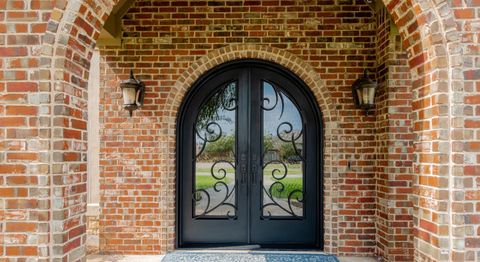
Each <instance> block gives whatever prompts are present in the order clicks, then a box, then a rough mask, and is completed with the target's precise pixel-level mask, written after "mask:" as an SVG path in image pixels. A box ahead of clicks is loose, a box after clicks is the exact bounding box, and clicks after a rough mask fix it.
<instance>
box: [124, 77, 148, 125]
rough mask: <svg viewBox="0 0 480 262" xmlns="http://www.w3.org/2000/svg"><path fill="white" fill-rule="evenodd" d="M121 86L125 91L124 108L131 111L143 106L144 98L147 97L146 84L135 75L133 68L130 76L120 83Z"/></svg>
mask: <svg viewBox="0 0 480 262" xmlns="http://www.w3.org/2000/svg"><path fill="white" fill-rule="evenodd" d="M120 88H121V89H122V93H123V108H125V109H126V110H128V112H130V117H131V116H132V112H133V111H134V110H137V109H138V108H139V107H141V106H143V100H144V98H145V84H144V83H143V82H142V81H140V80H137V79H135V77H134V76H133V70H130V78H128V79H127V80H125V81H122V82H121V83H120Z"/></svg>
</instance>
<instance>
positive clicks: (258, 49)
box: [163, 44, 339, 252]
mask: <svg viewBox="0 0 480 262" xmlns="http://www.w3.org/2000/svg"><path fill="white" fill-rule="evenodd" d="M238 59H258V60H265V61H269V62H273V63H275V64H278V65H280V66H282V67H284V68H286V69H287V70H289V71H291V72H292V73H294V74H295V75H297V76H298V77H299V78H300V79H302V80H303V81H304V82H305V84H306V85H307V86H308V87H309V89H310V91H311V92H312V94H313V95H314V96H315V99H316V102H317V104H318V106H319V107H320V110H321V112H322V117H323V119H322V122H323V127H324V146H323V149H324V193H323V194H322V196H323V197H324V221H323V223H324V230H325V232H324V243H325V245H324V246H325V251H326V252H333V250H334V247H335V246H337V245H336V242H335V239H336V236H335V237H333V234H334V232H336V230H335V227H336V224H335V223H334V221H336V219H335V216H337V214H336V211H335V208H334V207H333V206H332V204H334V201H336V192H337V190H335V189H336V187H335V185H336V184H337V179H338V169H336V168H334V167H336V166H338V165H339V163H338V156H337V153H338V150H337V149H336V146H335V145H336V144H337V142H338V141H336V140H335V139H337V138H338V137H337V136H335V135H334V133H333V132H334V130H335V128H336V126H337V117H338V112H337V110H336V109H335V107H334V103H333V102H332V99H331V97H330V92H329V91H328V90H327V88H326V87H325V85H324V83H323V80H322V79H320V77H319V75H318V74H317V72H316V70H315V69H314V68H313V67H312V66H311V65H310V64H308V63H307V62H305V61H304V60H302V59H300V58H299V57H297V56H295V55H294V54H292V53H289V52H288V51H286V50H283V49H279V48H274V47H269V46H264V45H249V44H245V45H230V46H226V47H223V48H220V49H216V50H214V51H212V52H210V53H208V54H207V55H206V56H204V57H202V58H200V59H198V60H197V61H195V62H194V63H193V64H192V65H191V66H190V67H189V68H188V69H186V70H185V71H184V73H183V74H182V75H181V76H180V77H179V79H178V80H177V81H176V82H175V85H174V88H173V89H172V90H171V92H169V95H168V97H167V99H166V103H165V108H164V109H163V111H164V112H166V113H165V114H166V117H165V118H164V120H163V123H164V124H165V125H164V126H165V130H164V131H163V133H164V134H170V135H169V136H168V142H167V144H170V145H171V144H175V141H176V137H175V135H174V134H175V133H176V130H175V129H176V126H177V122H176V121H177V115H178V113H179V110H180V107H181V104H182V102H183V99H184V97H185V96H186V94H187V93H188V91H189V90H190V88H191V87H192V85H193V84H194V83H195V81H196V80H197V79H199V78H200V77H201V76H202V75H203V74H205V73H207V72H208V71H209V70H211V69H213V68H215V67H216V66H218V65H221V64H223V63H226V62H229V61H234V60H238ZM172 153H173V151H172ZM168 156H169V159H166V163H174V162H175V154H169V155H168ZM172 158H173V159H172Z"/></svg>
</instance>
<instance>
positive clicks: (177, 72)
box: [100, 1, 376, 255]
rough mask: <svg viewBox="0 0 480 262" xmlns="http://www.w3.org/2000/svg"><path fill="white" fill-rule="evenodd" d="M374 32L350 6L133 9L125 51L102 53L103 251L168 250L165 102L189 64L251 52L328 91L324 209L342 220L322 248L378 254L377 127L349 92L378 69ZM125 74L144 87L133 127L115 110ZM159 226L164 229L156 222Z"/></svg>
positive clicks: (367, 18) (170, 185)
mask: <svg viewBox="0 0 480 262" xmlns="http://www.w3.org/2000/svg"><path fill="white" fill-rule="evenodd" d="M375 28H376V26H375V16H374V14H373V12H372V10H371V9H370V7H368V5H366V4H364V3H353V2H351V1H346V2H338V3H336V4H334V3H333V2H329V1H327V2H322V3H317V2H316V1H307V2H302V3H299V2H295V1H249V2H243V1H230V2H229V1H226V2H223V1H217V2H207V1H196V2H187V1H162V2H151V1H137V2H136V3H135V6H134V7H132V8H131V9H130V11H129V12H128V13H127V15H126V16H125V18H124V19H123V29H124V33H123V38H122V47H121V48H115V47H110V48H104V49H102V50H101V55H102V61H103V63H102V68H103V70H102V73H104V81H105V82H104V85H103V86H102V95H101V103H102V106H101V109H102V110H101V118H102V121H101V122H102V123H101V125H102V127H101V129H102V130H103V131H102V142H101V165H102V167H101V168H102V170H101V176H102V189H104V190H105V191H103V193H102V200H101V202H102V203H101V204H102V210H103V214H102V216H101V229H100V237H101V239H102V240H101V249H102V250H104V251H107V250H108V251H111V252H126V253H140V252H142V253H143V252H157V250H159V249H162V250H165V249H170V248H172V246H173V238H174V235H173V232H174V221H173V218H174V214H175V213H174V210H173V205H174V202H173V201H168V204H166V205H164V204H160V205H159V204H158V203H159V202H161V201H160V200H161V198H162V197H166V198H167V197H169V198H173V197H174V194H173V190H174V185H175V184H174V182H175V181H174V167H173V166H171V167H169V168H168V170H162V169H161V164H165V163H162V162H161V161H159V160H157V159H159V157H160V156H159V155H160V154H162V153H163V152H164V150H165V149H162V147H161V144H160V142H161V141H162V140H163V139H164V138H163V133H162V132H160V131H159V127H161V126H162V125H164V123H162V120H163V117H165V114H169V115H170V116H172V117H175V116H176V113H177V112H175V111H174V112H165V103H168V101H165V98H166V97H168V96H169V93H171V92H173V91H174V90H175V88H174V85H175V83H176V81H177V80H178V79H179V77H180V76H181V75H182V74H183V73H184V72H185V70H186V69H188V68H189V67H190V66H191V65H192V63H193V62H194V61H196V60H198V59H199V58H201V57H202V56H204V55H206V54H208V53H211V52H212V51H213V50H216V49H218V48H222V47H224V46H227V45H232V44H250V43H253V44H262V45H265V46H269V47H273V48H279V49H285V50H286V51H287V52H288V53H291V54H293V55H295V56H296V57H298V58H299V59H301V60H304V61H306V62H307V63H308V64H309V65H310V66H312V67H313V68H314V70H315V71H316V72H317V73H318V76H319V78H320V79H322V80H323V81H324V85H325V87H326V90H327V92H329V94H328V95H329V96H330V97H331V102H332V103H333V104H334V105H335V108H334V110H336V111H338V115H339V119H337V120H336V122H335V123H334V124H335V125H337V127H338V128H337V130H336V134H335V135H336V136H337V140H336V143H335V146H336V150H337V153H336V154H335V156H334V158H335V159H336V160H337V161H338V162H337V163H340V165H342V166H338V165H337V166H335V167H334V168H335V171H334V172H331V169H330V170H328V171H330V172H331V173H329V174H328V177H330V178H332V179H333V177H335V179H336V181H335V188H336V189H335V191H336V199H335V202H334V203H331V206H329V207H327V208H326V209H328V210H330V209H334V210H335V212H338V213H336V217H335V222H336V224H335V225H336V228H330V227H329V228H326V230H327V231H329V232H330V234H334V235H335V238H338V244H337V243H335V244H334V243H333V242H330V241H329V242H328V243H327V244H329V245H330V248H332V249H333V248H337V247H338V249H337V250H336V251H338V252H340V253H344V254H353V253H355V254H364V255H372V254H374V252H375V180H374V167H373V166H374V163H375V141H374V140H375V117H374V116H369V117H365V116H364V114H363V112H362V111H360V110H357V109H355V108H354V106H353V101H352V96H351V89H350V86H351V84H352V83H353V81H355V80H356V79H357V78H358V77H359V76H360V75H361V74H362V72H363V69H364V68H369V69H372V68H374V66H375ZM130 68H134V69H135V73H136V74H137V75H138V76H139V77H140V78H141V79H142V80H144V81H146V83H147V98H146V103H145V104H146V105H145V107H144V108H143V109H142V110H141V111H138V112H135V116H134V117H133V118H131V119H129V118H128V117H127V113H126V112H125V111H124V110H122V108H121V105H122V101H121V95H120V90H119V89H118V84H117V82H116V80H118V77H119V76H121V77H123V78H124V77H126V76H127V73H128V71H129V70H130ZM371 71H374V70H371ZM314 92H318V90H314ZM181 98H182V97H179V100H180V101H181ZM169 132H174V129H173V127H172V130H170V131H169ZM330 146H332V144H331V143H330ZM347 161H350V162H351V163H350V164H351V167H352V169H351V170H347V169H346V166H347ZM170 164H171V163H170ZM328 171H327V172H328ZM330 184H332V181H331V180H329V182H328V190H332V187H331V186H330ZM134 192H135V193H134ZM158 192H161V193H160V195H158ZM164 192H170V194H166V193H164ZM152 194H153V195H152ZM172 200H173V199H172ZM160 217H164V218H167V220H166V221H165V220H163V221H164V222H163V223H162V222H158V223H161V224H156V223H155V222H153V221H155V220H158V219H159V218H160ZM161 230H164V231H166V232H167V233H166V235H161V234H162V232H161ZM145 231H148V232H149V234H148V235H145V234H144V233H143V232H145ZM120 232H121V233H120ZM335 238H334V239H335ZM162 240H163V241H167V242H164V244H161V242H160V241H162ZM144 241H148V243H149V244H144ZM335 241H336V240H335ZM165 244H166V246H165Z"/></svg>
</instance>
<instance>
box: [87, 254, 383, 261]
mask: <svg viewBox="0 0 480 262" xmlns="http://www.w3.org/2000/svg"><path fill="white" fill-rule="evenodd" d="M163 257H164V255H150V256H133V255H127V256H123V255H89V256H87V262H160V261H162V259H163ZM338 259H339V260H340V262H376V261H377V260H376V259H375V258H373V257H338Z"/></svg>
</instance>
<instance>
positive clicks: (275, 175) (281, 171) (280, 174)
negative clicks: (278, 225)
mask: <svg viewBox="0 0 480 262" xmlns="http://www.w3.org/2000/svg"><path fill="white" fill-rule="evenodd" d="M264 84H265V82H264ZM268 85H269V87H271V88H272V89H273V92H274V93H273V95H271V96H270V97H264V98H263V104H262V105H261V108H262V109H263V110H264V111H273V110H275V109H276V108H277V106H279V107H280V108H279V109H277V110H279V117H278V119H279V120H281V119H282V116H283V115H284V110H285V107H286V102H285V100H287V101H289V100H288V98H287V97H286V95H285V94H283V92H282V91H281V90H279V89H278V88H276V87H275V85H273V84H270V83H268ZM264 88H265V87H264ZM264 90H265V89H264ZM272 97H273V98H272ZM289 102H290V101H289ZM275 135H276V137H277V138H273V140H276V141H278V142H277V143H279V142H280V143H281V142H283V143H288V144H290V145H291V147H292V149H293V152H294V154H295V161H296V162H304V161H305V157H304V154H303V150H301V149H299V147H298V145H297V144H298V143H301V144H302V145H303V124H302V125H301V126H300V130H297V131H294V125H293V124H292V123H290V122H288V121H283V122H281V123H280V124H278V126H277V128H276V134H275ZM274 151H275V150H272V149H269V148H265V150H264V152H263V156H262V159H263V160H262V161H264V160H265V159H266V157H265V156H266V154H267V153H268V152H274ZM285 161H287V160H286V159H282V160H280V159H274V160H270V161H267V162H266V163H264V164H263V166H262V169H263V174H264V176H269V177H270V179H271V180H272V181H273V183H272V184H270V185H269V186H268V185H267V186H266V185H265V183H263V186H262V190H263V197H264V200H263V204H262V218H263V219H271V218H274V217H277V216H279V215H278V214H272V212H271V211H270V210H272V208H273V209H277V210H278V209H280V210H281V211H282V212H283V213H282V214H284V215H280V217H282V216H285V215H287V216H290V217H291V218H293V219H303V205H304V203H305V192H304V191H303V186H302V190H299V189H294V190H291V189H289V190H287V188H286V186H285V182H284V181H285V178H287V175H288V173H289V170H288V164H287V163H286V162H285ZM268 167H272V168H273V169H272V170H271V172H270V173H269V174H266V169H267V168H268ZM302 177H303V176H302ZM302 183H303V178H302ZM286 193H288V195H287V196H286V199H284V200H282V199H280V198H279V197H275V196H278V195H281V194H286ZM265 198H266V199H265ZM285 202H286V203H285ZM298 207H302V209H301V210H302V211H301V212H300V211H299V209H298ZM300 213H301V214H300Z"/></svg>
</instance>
